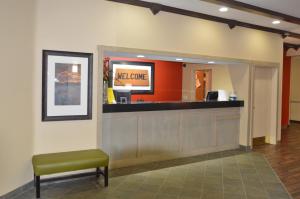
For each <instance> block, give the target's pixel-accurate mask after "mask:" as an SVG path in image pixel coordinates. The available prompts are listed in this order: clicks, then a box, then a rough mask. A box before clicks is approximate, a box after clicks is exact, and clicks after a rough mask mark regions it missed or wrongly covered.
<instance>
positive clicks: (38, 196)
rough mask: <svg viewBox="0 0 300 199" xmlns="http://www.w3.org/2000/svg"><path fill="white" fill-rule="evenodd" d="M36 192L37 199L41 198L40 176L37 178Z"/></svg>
mask: <svg viewBox="0 0 300 199" xmlns="http://www.w3.org/2000/svg"><path fill="white" fill-rule="evenodd" d="M35 190H36V198H40V197H41V193H40V176H35Z"/></svg>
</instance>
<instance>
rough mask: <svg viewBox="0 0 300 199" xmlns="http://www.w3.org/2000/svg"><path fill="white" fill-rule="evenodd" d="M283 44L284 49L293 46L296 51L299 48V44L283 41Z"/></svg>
mask: <svg viewBox="0 0 300 199" xmlns="http://www.w3.org/2000/svg"><path fill="white" fill-rule="evenodd" d="M283 46H284V48H285V49H290V48H293V49H295V50H296V51H297V50H298V49H300V44H291V43H284V45H283Z"/></svg>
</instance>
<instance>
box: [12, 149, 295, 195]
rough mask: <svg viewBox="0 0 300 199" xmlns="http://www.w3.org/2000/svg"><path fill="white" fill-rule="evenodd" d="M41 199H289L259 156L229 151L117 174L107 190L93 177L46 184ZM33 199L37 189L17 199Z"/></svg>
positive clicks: (274, 175)
mask: <svg viewBox="0 0 300 199" xmlns="http://www.w3.org/2000/svg"><path fill="white" fill-rule="evenodd" d="M41 189H42V191H41V196H42V198H47V199H50V198H55V199H56V198H59V199H69V198H70V199H71V198H72V199H169V198H170V199H200V198H201V199H211V198H212V199H219V198H220V199H227V198H229V199H235V198H241V199H244V198H245V199H246V198H247V199H252V198H253V199H264V198H269V199H287V198H290V196H289V194H288V193H287V192H286V189H285V188H284V187H283V185H282V183H281V182H280V180H279V179H278V177H277V176H276V174H275V173H274V172H273V170H272V169H271V168H270V166H269V164H268V162H267V161H266V160H265V158H264V157H263V156H262V155H261V154H259V153H253V152H251V153H244V152H239V151H230V152H222V153H214V154H208V155H203V156H197V157H191V158H184V159H178V160H171V161H163V162H159V163H152V164H147V165H142V166H135V167H129V168H123V169H117V170H113V171H112V172H111V177H110V182H109V187H108V188H104V187H103V179H100V180H99V181H97V180H95V177H90V178H85V179H79V180H73V181H68V182H60V183H52V184H46V185H43V184H42V187H41ZM29 198H35V191H34V189H33V188H32V189H30V190H28V191H27V192H24V193H22V194H21V195H19V196H18V197H16V199H29Z"/></svg>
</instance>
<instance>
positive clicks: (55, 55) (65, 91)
mask: <svg viewBox="0 0 300 199" xmlns="http://www.w3.org/2000/svg"><path fill="white" fill-rule="evenodd" d="M92 64H93V54H92V53H79V52H66V51H52V50H43V80H42V81H43V82H42V83H43V90H42V121H62V120H87V119H91V118H92Z"/></svg>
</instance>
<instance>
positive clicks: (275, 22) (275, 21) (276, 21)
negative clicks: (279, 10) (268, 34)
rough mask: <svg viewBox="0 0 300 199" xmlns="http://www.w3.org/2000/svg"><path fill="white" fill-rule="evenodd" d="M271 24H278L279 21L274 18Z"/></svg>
mask: <svg viewBox="0 0 300 199" xmlns="http://www.w3.org/2000/svg"><path fill="white" fill-rule="evenodd" d="M272 24H274V25H277V24H280V21H279V20H274V21H273V22H272Z"/></svg>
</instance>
